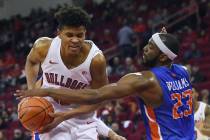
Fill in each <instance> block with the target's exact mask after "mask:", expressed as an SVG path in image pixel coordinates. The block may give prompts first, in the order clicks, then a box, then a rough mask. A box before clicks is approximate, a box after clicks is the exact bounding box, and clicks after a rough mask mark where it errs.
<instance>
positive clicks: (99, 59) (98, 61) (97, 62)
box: [91, 53, 106, 68]
mask: <svg viewBox="0 0 210 140" xmlns="http://www.w3.org/2000/svg"><path fill="white" fill-rule="evenodd" d="M91 66H92V67H94V68H95V67H101V66H106V58H105V56H104V55H103V54H102V53H98V54H97V55H96V56H94V57H93V59H92V60H91Z"/></svg>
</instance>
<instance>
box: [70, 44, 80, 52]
mask: <svg viewBox="0 0 210 140" xmlns="http://www.w3.org/2000/svg"><path fill="white" fill-rule="evenodd" d="M69 49H70V50H71V51H79V50H80V46H78V45H75V46H69Z"/></svg>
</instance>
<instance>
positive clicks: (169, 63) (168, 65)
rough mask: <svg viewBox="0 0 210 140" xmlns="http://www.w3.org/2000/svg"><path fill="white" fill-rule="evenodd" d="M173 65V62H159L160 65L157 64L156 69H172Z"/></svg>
mask: <svg viewBox="0 0 210 140" xmlns="http://www.w3.org/2000/svg"><path fill="white" fill-rule="evenodd" d="M171 65H172V63H171V62H162V63H161V62H159V63H157V64H156V66H155V67H160V66H161V67H162V66H164V67H168V68H170V67H171Z"/></svg>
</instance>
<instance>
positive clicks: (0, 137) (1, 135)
mask: <svg viewBox="0 0 210 140" xmlns="http://www.w3.org/2000/svg"><path fill="white" fill-rule="evenodd" d="M0 140H7V139H6V137H5V134H4V132H3V131H1V130H0Z"/></svg>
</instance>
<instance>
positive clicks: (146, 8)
mask: <svg viewBox="0 0 210 140" xmlns="http://www.w3.org/2000/svg"><path fill="white" fill-rule="evenodd" d="M67 5H76V6H81V7H83V8H84V9H85V10H86V11H87V12H88V13H89V14H90V15H91V17H92V22H93V23H92V26H90V28H89V29H88V33H87V39H90V40H93V41H94V42H95V43H96V44H97V45H98V47H99V48H100V49H102V50H103V52H104V54H105V56H106V59H107V72H108V74H109V80H110V82H115V81H116V80H118V79H119V77H121V76H122V75H125V74H126V73H130V72H135V71H140V70H143V69H144V68H143V67H142V66H141V52H142V48H143V47H144V45H145V44H146V43H147V41H148V39H149V38H150V37H151V35H152V33H155V32H159V31H160V30H161V28H162V27H163V26H165V27H166V29H167V31H168V32H170V33H173V34H175V35H177V37H178V39H179V41H180V42H181V51H180V54H179V58H178V60H177V63H181V64H184V65H186V66H187V67H188V68H189V69H190V70H191V73H192V82H193V84H194V85H195V87H196V89H197V90H198V91H199V94H200V100H203V101H204V102H206V103H208V104H209V103H210V99H209V98H210V97H209V90H210V73H209V71H210V1H209V0H0V140H30V139H31V134H30V133H29V132H28V131H26V130H25V129H24V128H23V127H22V126H21V125H20V123H19V121H18V117H17V111H16V110H17V103H18V102H17V101H16V100H15V98H14V97H13V93H14V91H15V89H25V88H26V78H25V72H24V64H25V60H26V56H27V54H28V53H29V51H30V49H31V47H32V45H33V42H34V41H35V40H36V39H37V38H39V37H42V36H49V37H55V36H56V26H57V25H56V22H55V19H54V17H53V14H54V13H55V12H56V11H57V10H58V9H59V8H60V7H65V6H67ZM98 116H99V117H100V118H101V119H102V120H103V121H104V122H105V123H106V124H107V125H108V126H109V127H111V128H112V129H113V130H114V131H116V132H117V133H118V134H120V135H123V136H125V137H126V138H127V139H128V140H144V139H145V130H144V127H143V122H142V118H141V111H140V110H139V109H138V106H137V104H136V99H135V98H133V97H129V98H125V99H121V100H118V101H113V102H110V103H109V104H106V105H105V106H104V107H103V108H102V109H100V110H99V111H98ZM100 140H105V138H100Z"/></svg>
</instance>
